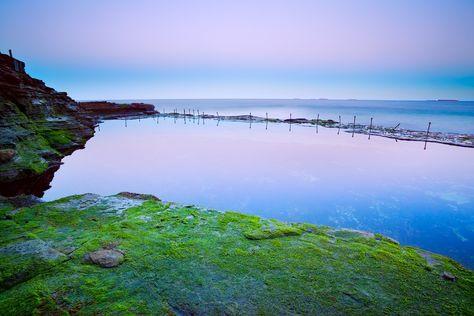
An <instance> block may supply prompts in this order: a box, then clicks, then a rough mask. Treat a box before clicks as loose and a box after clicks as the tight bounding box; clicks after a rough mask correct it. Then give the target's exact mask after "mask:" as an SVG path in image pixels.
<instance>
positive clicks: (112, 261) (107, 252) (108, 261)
mask: <svg viewBox="0 0 474 316" xmlns="http://www.w3.org/2000/svg"><path fill="white" fill-rule="evenodd" d="M84 260H85V261H86V262H90V263H93V264H96V265H98V266H101V267H102V268H113V267H116V266H118V265H120V264H121V263H122V262H123V260H124V257H123V253H122V252H121V251H119V250H116V249H100V250H96V251H94V252H90V253H88V254H86V255H85V256H84Z"/></svg>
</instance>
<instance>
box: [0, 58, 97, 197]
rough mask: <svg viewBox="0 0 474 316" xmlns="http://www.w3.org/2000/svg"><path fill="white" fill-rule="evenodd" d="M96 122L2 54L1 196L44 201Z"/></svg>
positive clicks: (91, 131) (21, 65) (68, 99)
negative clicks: (66, 158) (65, 160)
mask: <svg viewBox="0 0 474 316" xmlns="http://www.w3.org/2000/svg"><path fill="white" fill-rule="evenodd" d="M96 122H97V121H96V119H95V118H94V117H92V116H90V115H89V114H88V113H86V112H85V111H84V110H82V109H81V108H80V107H78V105H77V103H76V102H75V101H74V100H73V99H71V98H70V97H68V95H67V94H66V93H65V92H57V91H55V90H54V89H52V88H50V87H47V86H46V85H45V84H44V82H43V81H41V80H38V79H34V78H32V77H30V76H29V75H28V74H27V73H26V72H25V71H24V63H23V62H21V61H19V60H17V59H15V58H13V57H11V56H9V55H5V54H0V195H3V196H15V195H19V194H34V195H37V196H41V195H42V193H43V191H44V190H45V189H47V188H48V187H49V182H50V181H51V180H52V178H53V175H54V172H55V171H56V170H57V169H58V168H59V166H60V164H61V159H62V158H63V157H64V156H66V155H69V154H71V153H72V152H73V151H74V150H76V149H78V148H82V147H84V144H85V143H86V141H87V140H88V139H89V138H91V137H92V136H93V135H94V125H95V124H96Z"/></svg>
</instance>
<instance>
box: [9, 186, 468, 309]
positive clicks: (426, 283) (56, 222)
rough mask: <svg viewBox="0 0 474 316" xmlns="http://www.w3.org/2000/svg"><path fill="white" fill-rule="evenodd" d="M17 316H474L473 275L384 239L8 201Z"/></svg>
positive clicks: (148, 205) (128, 203)
mask: <svg viewBox="0 0 474 316" xmlns="http://www.w3.org/2000/svg"><path fill="white" fill-rule="evenodd" d="M0 229H1V231H2V234H1V235H0V310H2V311H8V313H10V314H13V315H30V314H47V315H57V314H69V313H70V314H76V313H80V314H84V315H122V314H123V315H132V314H133V315H136V314H140V315H145V314H146V315H148V314H153V315H156V314H163V315H164V314H169V315H173V314H174V315H206V314H212V315H214V314H219V315H242V314H243V315H255V314H264V315H265V314H268V315H288V314H296V315H297V314H309V315H319V314H324V315H347V314H358V315H367V314H369V315H373V314H394V315H399V314H404V315H407V314H408V315H409V314H429V315H439V314H444V315H447V314H457V315H461V314H464V315H472V314H473V313H474V273H473V271H471V270H469V269H466V268H463V267H462V266H461V265H460V264H458V263H456V262H455V261H453V260H451V259H449V258H446V257H444V256H441V255H437V254H433V253H429V252H426V251H423V250H420V249H417V248H413V247H406V246H401V245H399V244H398V243H397V242H396V241H394V240H392V239H389V238H387V237H384V236H382V235H379V234H372V233H366V232H361V231H354V230H338V229H331V228H329V227H323V226H316V225H310V224H302V223H284V222H280V221H276V220H268V219H262V218H259V217H256V216H251V215H244V214H240V213H236V212H218V211H215V210H209V209H204V208H200V207H197V206H193V205H187V206H185V205H179V204H175V203H167V202H163V201H160V200H159V199H158V198H156V197H153V196H149V195H140V194H130V193H121V194H117V195H114V196H99V195H94V194H85V195H77V196H71V197H66V198H63V199H60V200H57V201H54V202H48V203H40V204H36V205H33V206H29V207H17V206H15V205H11V204H9V202H8V201H3V202H1V200H0Z"/></svg>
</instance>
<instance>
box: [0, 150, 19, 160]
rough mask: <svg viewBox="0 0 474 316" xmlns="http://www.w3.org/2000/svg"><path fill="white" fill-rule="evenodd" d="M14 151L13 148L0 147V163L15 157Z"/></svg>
mask: <svg viewBox="0 0 474 316" xmlns="http://www.w3.org/2000/svg"><path fill="white" fill-rule="evenodd" d="M15 154H16V151H15V150H14V149H0V163H5V162H8V161H10V160H12V159H13V157H15Z"/></svg>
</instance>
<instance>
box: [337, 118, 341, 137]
mask: <svg viewBox="0 0 474 316" xmlns="http://www.w3.org/2000/svg"><path fill="white" fill-rule="evenodd" d="M340 131H341V116H340V115H339V128H338V129H337V135H339V132H340Z"/></svg>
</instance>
